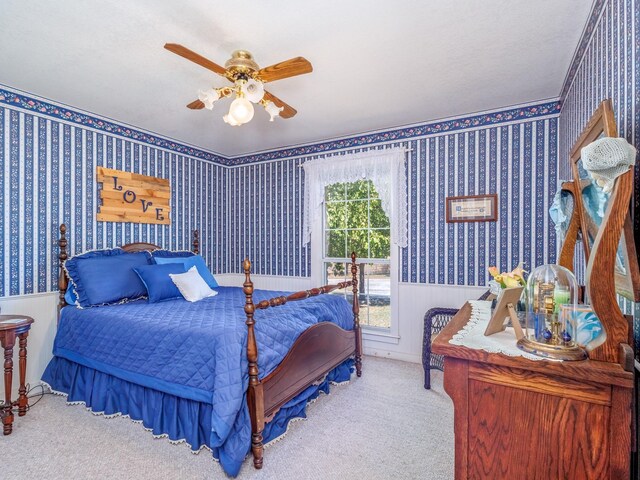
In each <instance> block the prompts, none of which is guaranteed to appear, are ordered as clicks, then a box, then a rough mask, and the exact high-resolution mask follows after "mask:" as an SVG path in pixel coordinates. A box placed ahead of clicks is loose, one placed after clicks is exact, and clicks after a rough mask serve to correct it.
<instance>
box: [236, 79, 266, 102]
mask: <svg viewBox="0 0 640 480" xmlns="http://www.w3.org/2000/svg"><path fill="white" fill-rule="evenodd" d="M240 90H242V93H243V95H244V97H245V98H246V99H247V100H249V101H250V102H253V103H258V102H259V101H260V100H262V97H264V85H263V84H262V82H258V81H257V80H254V79H253V78H250V79H249V80H247V81H246V82H245V83H244V84H243V85H242V87H240Z"/></svg>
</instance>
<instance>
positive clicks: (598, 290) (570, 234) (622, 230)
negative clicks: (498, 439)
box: [559, 99, 640, 363]
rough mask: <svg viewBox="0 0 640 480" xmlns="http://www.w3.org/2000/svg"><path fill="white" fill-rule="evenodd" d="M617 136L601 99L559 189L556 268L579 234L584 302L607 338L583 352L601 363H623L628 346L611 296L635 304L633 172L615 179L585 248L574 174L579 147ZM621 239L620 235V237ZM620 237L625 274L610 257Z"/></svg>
mask: <svg viewBox="0 0 640 480" xmlns="http://www.w3.org/2000/svg"><path fill="white" fill-rule="evenodd" d="M603 133H604V134H605V135H606V136H608V137H617V128H616V123H615V118H614V115H613V108H612V105H611V100H609V99H607V100H604V101H603V102H602V103H601V104H600V105H599V106H598V108H597V109H596V111H595V112H594V114H593V115H592V116H591V118H590V119H589V122H588V123H587V126H586V127H585V129H584V130H583V131H582V133H581V134H580V136H579V137H578V140H577V141H576V143H575V144H574V145H573V147H572V148H571V151H570V160H571V168H572V171H573V181H572V182H565V183H564V184H563V185H562V189H563V190H565V191H568V192H570V193H571V195H572V196H573V199H574V208H573V213H572V216H571V220H570V222H569V227H568V229H567V234H566V236H565V241H564V242H563V245H562V249H561V252H560V260H559V264H560V265H562V266H563V267H566V268H568V269H569V270H571V271H573V262H574V252H575V246H576V242H577V239H578V235H579V234H580V233H582V239H583V240H582V243H583V246H584V251H585V260H586V262H587V267H586V272H585V282H586V287H587V294H588V298H589V299H590V302H591V306H592V308H593V310H594V311H595V313H596V315H597V316H598V318H599V319H600V322H601V323H602V326H603V327H604V329H605V331H606V333H607V340H606V341H605V342H604V343H603V344H602V345H601V346H599V347H597V348H595V349H594V350H593V351H591V352H590V353H589V358H591V359H593V360H601V361H605V362H615V363H626V362H627V359H626V357H627V356H628V350H630V347H629V346H628V345H627V342H628V341H629V322H628V320H627V318H626V317H625V316H624V315H623V314H622V312H621V311H620V307H619V305H618V300H617V296H616V294H617V293H620V294H623V295H624V296H625V297H627V298H629V297H631V298H629V299H630V300H634V301H638V300H640V272H639V268H638V262H637V257H636V250H635V243H634V238H633V227H632V224H631V217H630V215H629V206H630V202H631V195H632V193H633V173H634V172H633V169H631V170H629V171H628V172H627V173H625V174H623V175H620V176H619V177H618V178H617V179H616V182H615V186H614V188H613V191H612V193H611V196H610V198H609V202H608V205H607V210H606V212H605V215H604V217H603V219H602V223H601V225H600V228H599V229H598V233H597V235H596V237H595V239H594V241H593V246H591V245H590V244H589V239H588V236H587V235H586V234H585V233H584V232H586V231H587V230H586V228H587V219H586V218H585V213H584V211H585V207H584V204H583V202H582V189H583V186H584V185H583V183H582V180H581V178H580V173H579V171H578V161H579V160H580V152H581V150H582V148H583V147H585V146H586V145H588V144H589V143H591V142H593V141H594V140H596V139H597V138H598V137H600V135H602V134H603ZM623 235H624V236H623ZM621 237H623V254H624V255H625V257H626V258H625V261H626V268H627V274H626V275H622V274H620V273H616V272H615V263H616V255H617V252H618V246H619V245H620V240H621Z"/></svg>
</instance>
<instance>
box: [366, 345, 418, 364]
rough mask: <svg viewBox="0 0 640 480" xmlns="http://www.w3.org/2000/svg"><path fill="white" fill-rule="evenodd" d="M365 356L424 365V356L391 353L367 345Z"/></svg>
mask: <svg viewBox="0 0 640 480" xmlns="http://www.w3.org/2000/svg"><path fill="white" fill-rule="evenodd" d="M363 349H364V352H363V353H364V354H365V355H371V356H373V357H380V358H390V359H392V360H401V361H403V362H409V363H422V355H415V354H412V353H402V352H390V351H388V350H381V349H379V348H372V347H369V346H367V345H363Z"/></svg>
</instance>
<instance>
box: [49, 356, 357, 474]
mask: <svg viewBox="0 0 640 480" xmlns="http://www.w3.org/2000/svg"><path fill="white" fill-rule="evenodd" d="M352 372H353V360H352V359H349V360H347V361H345V362H344V363H342V364H341V365H339V366H338V367H336V368H335V369H334V370H332V371H331V372H329V374H328V375H327V377H326V378H325V380H324V381H323V382H322V383H320V384H319V385H312V386H310V387H309V388H307V389H306V390H305V391H303V392H302V393H300V394H299V395H298V396H297V397H295V398H294V399H293V400H291V401H290V402H288V403H287V404H285V405H284V406H283V408H281V409H280V411H279V412H278V413H277V414H276V416H275V417H274V418H273V420H272V421H271V422H269V423H268V424H266V425H265V428H264V431H263V438H264V443H268V442H270V441H272V440H274V439H276V438H278V437H279V436H281V435H283V434H284V433H286V431H287V426H288V424H289V422H290V421H291V420H292V419H294V418H306V412H305V411H306V406H307V404H308V402H309V401H312V400H314V399H315V398H317V397H318V395H320V392H323V393H329V388H330V383H331V382H334V383H341V382H345V381H348V380H349V379H350V377H351V373H352ZM42 380H43V381H44V382H46V383H47V384H49V386H50V387H51V389H52V390H54V391H55V392H59V393H63V394H65V395H67V401H68V402H69V403H84V404H85V405H86V406H87V407H88V408H89V409H90V410H91V411H92V412H95V413H101V414H104V415H107V416H108V415H118V414H121V415H128V416H129V417H130V418H131V419H132V420H136V421H141V422H142V424H143V425H144V427H145V428H147V429H148V430H150V431H151V432H152V433H153V435H156V436H168V437H169V439H170V440H171V441H185V442H186V443H187V444H188V445H189V446H190V447H191V449H192V450H193V451H198V450H200V449H202V448H203V447H208V448H209V449H210V450H211V451H212V453H213V457H214V458H215V459H216V460H219V452H218V449H217V448H212V447H211V444H210V438H211V433H212V430H211V414H212V406H211V404H209V403H204V402H198V401H195V400H189V399H185V398H181V397H178V396H175V395H171V394H169V393H164V392H161V391H158V390H155V389H152V388H149V387H143V386H141V385H138V384H135V383H132V382H128V381H126V380H122V379H120V378H118V377H115V376H113V375H109V374H106V373H103V372H100V371H98V370H95V369H93V368H89V367H85V366H83V365H80V364H78V363H75V362H72V361H70V360H67V359H64V358H60V357H54V358H53V359H52V360H51V362H50V363H49V365H48V366H47V369H46V370H45V372H44V374H43V376H42ZM250 448H251V446H250V445H247V454H248V453H249V451H250ZM221 463H222V467H223V469H224V470H225V472H226V473H227V474H229V475H232V476H236V475H237V474H238V472H239V470H240V465H235V464H234V465H232V464H227V462H225V459H222V462H221Z"/></svg>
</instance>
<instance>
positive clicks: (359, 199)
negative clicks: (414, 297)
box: [322, 180, 392, 331]
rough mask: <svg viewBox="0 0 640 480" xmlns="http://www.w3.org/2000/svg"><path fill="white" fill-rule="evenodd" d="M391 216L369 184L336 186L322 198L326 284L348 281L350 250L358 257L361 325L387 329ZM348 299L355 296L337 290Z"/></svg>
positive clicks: (361, 182)
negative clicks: (388, 215)
mask: <svg viewBox="0 0 640 480" xmlns="http://www.w3.org/2000/svg"><path fill="white" fill-rule="evenodd" d="M390 227H391V225H390V222H389V217H387V215H386V214H385V213H384V211H383V209H382V204H381V201H380V198H379V196H378V192H377V191H376V189H375V187H374V185H373V182H371V181H370V180H359V181H357V182H351V183H334V184H332V185H328V186H327V187H326V188H325V196H324V227H323V230H322V231H323V237H324V242H323V243H324V248H323V264H324V267H325V268H324V277H325V278H324V280H325V282H326V283H329V284H332V283H338V282H341V281H344V280H345V279H347V280H349V279H351V269H350V263H351V252H352V251H355V252H356V255H357V256H358V267H359V286H358V288H359V302H360V323H361V325H362V326H363V327H371V328H372V329H385V330H387V331H390V329H391V326H392V322H391V234H390ZM335 293H338V294H342V295H345V294H346V296H347V299H348V300H349V301H351V300H352V298H353V294H352V292H351V291H350V290H349V291H348V292H346V293H345V292H344V291H341V292H335Z"/></svg>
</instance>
